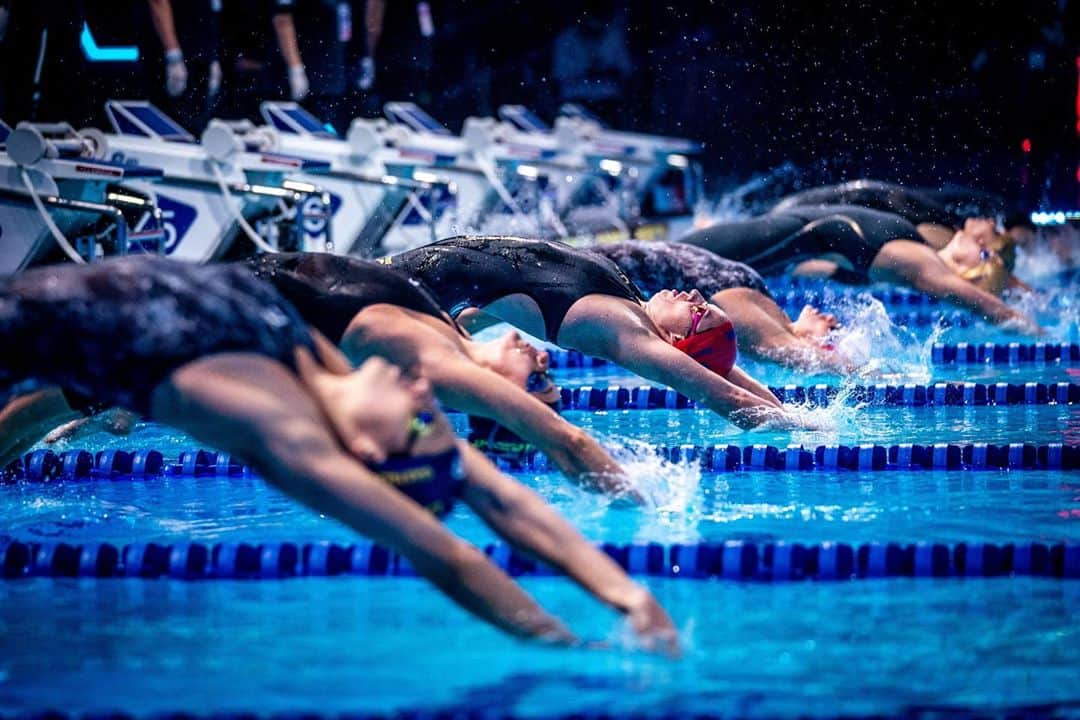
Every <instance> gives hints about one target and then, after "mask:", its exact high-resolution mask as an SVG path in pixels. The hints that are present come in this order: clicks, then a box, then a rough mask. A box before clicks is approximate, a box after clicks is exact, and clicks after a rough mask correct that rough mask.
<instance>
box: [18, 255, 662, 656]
mask: <svg viewBox="0 0 1080 720" xmlns="http://www.w3.org/2000/svg"><path fill="white" fill-rule="evenodd" d="M0 342H2V343H3V346H4V347H9V348H10V347H16V348H19V349H20V351H21V352H18V353H5V354H4V356H3V358H2V360H0V386H4V387H8V386H10V385H12V384H14V383H18V382H22V381H25V380H29V379H36V380H38V381H40V382H44V383H52V384H56V385H59V386H61V387H64V388H66V389H69V390H72V391H75V392H77V393H79V394H81V395H85V396H90V397H93V398H94V399H96V400H100V401H103V402H107V403H113V404H118V405H121V406H124V407H127V408H128V409H131V410H134V411H137V412H140V413H143V414H147V415H149V416H150V417H152V418H154V419H156V420H159V421H161V422H164V423H166V424H169V425H172V426H173V427H177V428H179V429H181V430H184V431H186V432H188V433H190V434H191V435H193V436H194V437H195V438H196V439H198V440H201V441H203V442H207V443H212V444H214V445H216V446H218V447H220V448H221V449H223V450H225V451H226V452H229V453H232V454H235V455H237V456H238V457H239V458H241V459H243V460H244V461H246V462H248V463H250V464H252V465H253V466H254V467H255V468H256V469H257V471H258V472H259V473H260V474H261V475H262V476H263V477H265V478H266V479H267V480H268V481H269V482H270V483H272V484H273V485H275V486H277V487H278V488H280V489H282V490H284V491H285V492H286V493H288V494H289V495H291V496H292V497H294V498H296V499H298V500H300V501H301V502H304V503H305V504H307V505H308V506H310V507H311V508H313V509H315V510H316V511H318V512H321V513H325V514H327V515H329V516H330V517H333V518H335V519H337V520H339V521H341V522H343V523H345V524H346V525H348V526H350V527H351V528H353V529H355V530H356V531H358V532H360V533H362V534H364V535H366V536H368V537H370V538H371V539H373V540H375V541H376V542H379V543H381V544H385V545H386V546H388V547H390V548H393V549H395V550H397V551H398V552H400V553H401V554H402V555H404V556H405V557H406V558H407V559H408V560H409V562H410V563H411V564H412V566H413V567H414V568H415V569H416V571H417V572H418V573H419V574H420V575H422V576H424V577H426V578H427V579H428V580H429V581H431V582H432V583H433V584H434V585H435V586H436V587H438V588H439V589H440V590H441V591H443V592H444V593H446V594H447V595H448V596H449V597H450V598H451V599H453V600H454V601H455V602H457V603H458V604H459V605H461V606H462V607H463V608H465V609H466V610H468V611H469V612H471V613H473V614H475V615H477V616H478V617H480V618H482V619H483V620H485V621H487V622H489V623H491V624H493V625H495V626H497V627H499V628H501V629H503V630H505V631H507V632H509V633H512V634H515V635H520V636H523V637H533V638H541V639H546V640H548V641H554V642H560V643H567V644H570V643H575V642H576V638H575V637H574V636H573V634H572V633H570V631H569V630H567V629H566V628H565V627H564V626H563V625H562V624H561V623H560V622H559V621H558V620H556V619H555V618H554V617H552V616H551V615H549V614H547V613H546V612H545V611H544V610H543V609H542V608H541V607H540V606H539V605H538V604H537V603H536V602H535V601H534V600H533V599H532V598H530V597H529V596H528V595H527V594H526V593H525V592H524V591H523V590H522V589H521V588H520V587H519V586H518V585H517V584H516V583H514V581H513V580H511V579H510V577H509V576H507V575H506V574H505V573H504V572H503V571H501V570H499V569H498V568H497V567H496V566H495V565H494V564H492V563H491V561H490V560H489V559H488V558H487V557H485V556H484V554H483V553H482V552H481V551H480V550H478V549H477V548H475V547H473V546H471V545H469V544H467V543H465V542H463V541H462V540H460V539H459V538H457V537H456V536H454V535H453V534H452V533H450V532H449V531H448V530H446V528H445V527H444V526H443V525H442V524H441V523H439V522H438V521H437V520H436V519H435V517H434V516H433V515H432V514H431V513H429V512H427V511H425V510H424V509H423V508H422V507H421V506H420V505H419V504H418V503H417V502H416V501H414V500H413V499H410V498H409V497H407V495H406V494H405V493H403V492H399V491H398V490H397V489H395V487H393V486H391V484H389V483H388V482H387V481H385V480H383V479H381V478H380V477H379V476H378V475H377V474H376V473H377V471H378V468H379V467H380V466H382V467H385V469H386V470H387V471H388V472H392V473H397V475H394V477H395V478H397V479H399V480H401V479H404V480H409V479H413V480H416V479H420V480H427V479H433V478H434V476H436V475H439V476H446V475H447V474H449V475H450V477H449V478H447V477H442V478H441V479H442V480H445V481H446V482H444V483H443V485H444V486H445V488H448V489H450V490H451V492H450V494H447V493H441V494H439V497H435V498H434V499H430V495H429V493H430V492H431V491H432V489H433V488H432V487H431V486H430V485H428V486H427V487H426V488H425V487H421V486H419V485H418V486H415V487H414V488H412V489H413V490H414V491H415V492H414V494H415V495H416V496H417V499H419V500H421V501H428V500H429V499H430V502H431V503H432V504H435V503H447V502H450V501H452V500H453V499H454V495H455V494H456V495H459V496H460V497H461V499H463V500H464V501H465V502H467V503H468V504H469V505H470V506H471V507H472V508H473V509H474V510H475V511H476V512H477V513H478V514H479V515H480V516H481V517H482V518H483V519H484V520H485V521H486V522H487V523H488V524H489V525H490V526H491V527H492V528H493V529H494V530H495V531H496V532H498V533H499V534H500V535H502V536H503V537H505V538H506V539H507V540H508V541H510V542H511V543H513V544H514V545H517V546H520V547H524V548H527V549H528V550H529V551H531V552H532V553H534V554H535V555H536V556H537V557H538V558H540V559H541V560H543V561H544V562H546V563H547V564H549V565H551V566H552V567H554V568H557V569H560V570H562V571H563V572H565V573H566V574H567V575H569V576H570V577H571V578H573V579H574V580H575V581H576V582H578V583H579V584H580V585H581V586H582V587H583V588H584V589H586V590H587V591H589V592H590V593H592V594H593V595H594V596H595V597H596V598H598V599H599V600H601V601H602V602H605V603H607V604H608V605H610V606H612V607H614V608H616V609H618V610H620V611H622V612H624V613H626V614H627V615H628V616H629V618H630V620H631V622H632V624H633V626H634V629H635V630H636V631H637V632H638V633H640V634H641V635H642V636H643V637H645V638H646V639H647V641H648V642H650V643H653V644H654V645H659V646H661V647H662V648H663V649H666V650H668V651H670V652H675V651H676V650H677V646H676V643H677V640H676V637H675V632H674V629H673V626H672V624H671V620H670V619H669V618H668V616H667V614H666V613H665V612H664V611H663V609H662V608H661V607H660V606H659V605H658V604H657V603H656V601H655V599H653V597H652V595H651V594H650V593H649V592H648V591H646V590H645V589H644V588H642V587H640V586H638V585H636V584H634V583H633V582H631V581H630V580H629V578H628V577H627V576H626V574H625V573H624V572H623V571H622V570H621V569H619V568H618V566H617V565H615V564H614V563H612V562H611V561H610V560H609V559H608V558H606V557H605V556H604V555H603V554H602V553H600V552H599V551H597V550H596V549H595V548H592V547H591V546H590V545H589V543H587V542H586V541H585V540H584V539H583V538H582V537H581V536H580V535H578V534H577V533H576V532H575V531H574V530H573V529H572V528H571V527H570V526H569V525H568V524H567V523H566V522H565V521H563V520H562V519H561V518H560V517H559V516H558V515H557V514H556V513H555V512H554V511H552V510H551V509H550V508H549V507H547V506H546V505H545V504H544V503H543V502H542V501H541V500H540V499H539V497H538V496H536V495H535V494H534V493H532V492H531V491H530V490H528V489H526V488H525V487H523V486H522V485H520V484H519V483H517V482H515V481H513V480H511V479H510V478H508V477H506V476H504V475H502V474H501V473H499V472H498V471H497V470H496V469H495V467H494V466H493V465H492V464H491V463H490V462H489V461H488V460H487V459H486V458H484V457H483V455H481V454H480V453H479V452H478V451H476V450H475V449H473V448H471V447H469V446H468V444H467V443H464V442H462V441H459V440H457V439H456V438H454V436H453V432H452V430H451V428H450V425H449V422H448V421H447V419H446V417H445V416H444V415H442V413H441V412H440V411H439V410H438V409H437V407H436V406H435V405H434V399H433V397H432V396H431V391H430V384H429V383H427V381H426V380H423V379H411V378H407V377H406V376H405V375H404V374H402V373H401V372H400V371H399V370H398V369H397V368H395V367H393V366H391V365H389V364H388V363H386V362H385V361H382V360H379V359H372V360H370V361H368V362H367V363H365V364H364V366H363V367H362V368H361V369H360V370H358V371H356V372H350V367H349V365H348V363H347V361H346V360H345V358H344V357H343V356H342V355H341V354H340V352H338V351H337V350H336V349H335V348H334V347H333V346H332V345H331V344H330V343H329V342H328V341H327V340H326V339H325V338H324V337H322V336H321V335H319V334H318V333H312V332H310V331H309V330H308V328H307V326H306V325H305V324H304V323H303V321H302V320H301V319H300V317H299V315H298V314H297V312H296V310H295V309H294V308H293V307H292V306H291V305H289V304H288V303H287V302H286V301H284V300H283V299H282V298H281V296H280V295H278V294H277V293H276V291H274V289H273V288H272V287H271V286H269V285H267V284H265V283H263V282H261V281H259V280H257V279H256V278H254V277H253V276H251V275H250V273H248V272H247V271H245V270H243V269H242V268H240V267H238V266H195V265H190V264H186V263H181V262H176V261H171V260H168V259H165V258H159V257H153V256H137V257H125V258H119V259H115V260H108V261H104V262H101V263H96V264H94V265H91V266H74V265H67V266H55V267H49V268H42V269H39V270H32V271H29V272H26V273H23V274H21V275H18V276H16V277H14V278H10V279H7V280H5V281H3V282H2V283H0ZM31 404H32V396H31ZM25 410H26V403H25V402H24V403H23V407H21V408H19V407H16V408H15V412H14V413H12V410H11V406H10V405H9V406H8V407H5V408H4V409H3V410H0V427H4V426H7V425H10V423H11V422H12V420H16V421H17V420H18V416H19V415H20V413H24V412H25ZM31 414H33V413H31ZM13 416H14V417H13ZM452 456H453V457H452ZM459 462H460V464H459ZM369 468H372V469H375V470H376V472H373V471H372V469H369ZM414 470H415V471H416V472H413V471H414Z"/></svg>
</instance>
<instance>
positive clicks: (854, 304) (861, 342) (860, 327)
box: [830, 293, 946, 383]
mask: <svg viewBox="0 0 1080 720" xmlns="http://www.w3.org/2000/svg"><path fill="white" fill-rule="evenodd" d="M830 309H832V310H833V311H834V312H835V313H836V314H837V315H838V316H839V317H840V318H842V319H843V325H842V326H841V327H840V328H837V329H836V330H835V331H833V334H832V337H831V340H832V342H833V344H834V345H835V346H836V349H837V352H840V353H841V354H843V355H844V357H847V358H850V360H851V361H852V364H853V365H854V366H855V367H856V368H857V369H856V371H855V373H854V374H853V378H854V379H855V380H858V381H862V382H891V383H897V382H919V383H922V382H928V381H929V380H930V378H931V374H932V373H931V364H930V355H931V349H932V348H933V345H934V343H936V342H939V341H940V339H941V336H942V333H943V332H944V331H945V329H946V328H945V326H943V325H940V324H939V325H938V326H936V327H935V328H934V329H933V331H932V332H931V333H930V336H929V337H928V338H927V339H926V340H925V341H920V340H919V339H918V337H916V336H915V334H914V333H912V332H911V331H910V330H909V329H908V328H907V327H905V326H903V325H897V324H895V323H894V322H893V321H892V320H891V319H890V318H889V314H888V312H886V310H885V306H884V305H883V304H882V303H881V301H880V300H877V299H876V298H874V297H873V296H871V295H870V294H869V293H860V294H859V295H856V296H853V297H844V298H842V299H839V300H837V301H836V302H835V305H834V307H832V308H830Z"/></svg>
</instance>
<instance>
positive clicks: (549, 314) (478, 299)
mask: <svg viewBox="0 0 1080 720" xmlns="http://www.w3.org/2000/svg"><path fill="white" fill-rule="evenodd" d="M386 262H387V263H388V264H389V265H390V267H393V268H399V269H401V270H402V271H404V272H405V273H407V274H409V275H412V276H414V277H417V278H419V279H420V280H422V281H423V282H424V283H425V284H427V286H428V287H430V288H431V289H432V291H433V292H434V293H435V294H436V296H437V297H438V299H439V301H440V302H441V304H442V305H443V306H445V307H448V308H450V310H451V314H452V315H454V314H456V313H459V312H460V311H462V310H464V309H465V308H467V307H477V308H483V307H484V306H486V305H490V304H491V303H493V302H495V301H496V300H499V299H501V298H504V297H507V296H509V295H515V294H523V295H527V296H529V297H531V298H532V299H533V300H534V301H535V302H536V304H537V306H538V307H539V308H540V311H541V313H542V314H543V319H544V328H545V332H546V333H547V339H548V340H551V341H555V339H556V338H557V337H558V333H559V328H560V327H561V325H562V321H563V318H565V317H566V313H567V312H568V311H569V310H570V307H571V306H572V305H573V304H574V303H575V302H577V301H578V300H580V299H581V298H582V297H584V296H586V295H591V294H602V295H613V296H615V297H621V298H626V299H628V300H632V301H635V302H636V301H637V300H638V299H640V298H641V297H642V295H641V291H640V290H638V288H637V287H635V286H634V283H632V282H631V281H630V280H629V279H628V278H627V277H626V275H625V274H624V273H623V272H622V271H621V270H619V268H618V266H616V265H615V264H614V263H613V262H611V261H610V260H608V259H607V258H603V257H600V256H598V255H595V254H593V253H590V252H588V251H586V250H580V249H577V248H572V247H570V246H568V245H565V244H563V243H558V242H553V241H550V240H530V239H523V238H513V237H502V236H480V237H467V236H466V237H456V238H450V239H448V240H441V241H439V242H436V243H432V244H430V245H425V246H424V247H420V248H416V249H415V250H409V251H406V252H403V253H401V254H399V255H395V256H393V257H390V258H386Z"/></svg>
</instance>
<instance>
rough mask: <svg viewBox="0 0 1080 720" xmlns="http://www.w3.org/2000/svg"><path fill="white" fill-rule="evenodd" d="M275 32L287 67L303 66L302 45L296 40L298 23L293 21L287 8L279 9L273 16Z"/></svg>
mask: <svg viewBox="0 0 1080 720" xmlns="http://www.w3.org/2000/svg"><path fill="white" fill-rule="evenodd" d="M272 22H273V25H274V34H275V35H277V41H278V47H279V48H280V50H281V58H282V59H283V60H284V61H285V65H286V67H290V68H293V67H297V66H302V65H303V61H301V59H300V46H299V44H297V42H296V24H295V23H294V22H293V16H292V13H291V12H290V11H289V10H286V9H277V10H275V11H274V17H273V21H272Z"/></svg>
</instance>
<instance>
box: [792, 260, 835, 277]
mask: <svg viewBox="0 0 1080 720" xmlns="http://www.w3.org/2000/svg"><path fill="white" fill-rule="evenodd" d="M839 268H840V266H839V264H837V263H834V262H833V261H832V260H820V259H815V260H803V261H802V262H801V263H799V264H798V265H796V266H795V267H794V268H793V269H792V270H791V274H792V275H798V276H799V277H816V278H831V277H832V276H833V275H835V274H836V271H837V270H838V269H839Z"/></svg>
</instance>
